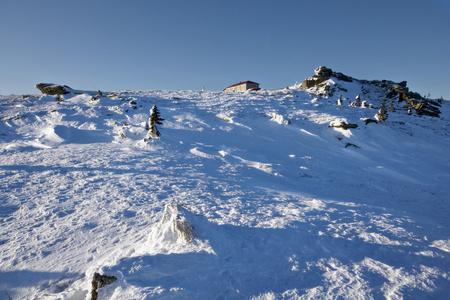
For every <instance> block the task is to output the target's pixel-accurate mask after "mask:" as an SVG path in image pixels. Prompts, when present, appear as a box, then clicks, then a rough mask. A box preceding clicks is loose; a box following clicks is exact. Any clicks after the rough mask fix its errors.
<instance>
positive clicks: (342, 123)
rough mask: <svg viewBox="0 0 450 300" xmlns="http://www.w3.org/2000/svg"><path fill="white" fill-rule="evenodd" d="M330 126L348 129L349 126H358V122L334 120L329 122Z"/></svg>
mask: <svg viewBox="0 0 450 300" xmlns="http://www.w3.org/2000/svg"><path fill="white" fill-rule="evenodd" d="M330 127H335V128H342V129H345V130H347V129H349V128H352V129H353V128H358V124H350V123H347V122H345V121H342V120H334V121H331V122H330Z"/></svg>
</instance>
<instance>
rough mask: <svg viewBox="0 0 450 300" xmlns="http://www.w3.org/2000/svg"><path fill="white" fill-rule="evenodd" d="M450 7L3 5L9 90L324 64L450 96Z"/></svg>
mask: <svg viewBox="0 0 450 300" xmlns="http://www.w3.org/2000/svg"><path fill="white" fill-rule="evenodd" d="M449 30H450V1H449V0H373V1H369V0H340V1H337V0H307V1H302V0H297V1H294V0H272V1H268V0H220V1H215V0H198V1H197V0H127V1H125V0H122V1H118V0H103V1H100V0H76V1H61V0H52V1H51V0H39V1H37V0H28V1H25V0H0V94H1V95H8V94H26V93H37V94H38V93H39V91H38V90H36V89H35V88H34V85H35V84H36V83H39V82H51V83H59V84H66V85H69V86H70V87H72V88H75V89H85V90H98V89H100V90H102V91H112V90H123V89H127V90H201V89H202V87H203V86H204V87H205V88H206V90H222V89H223V88H225V87H226V86H229V85H231V84H234V83H236V82H239V81H244V80H252V81H256V82H259V83H260V84H261V88H264V89H277V88H284V87H286V86H290V85H293V84H295V83H296V81H298V82H301V81H302V80H303V79H305V78H306V77H309V76H311V75H313V74H314V69H315V68H316V67H319V66H321V65H324V66H327V67H329V68H332V69H333V70H335V71H339V72H342V73H344V74H346V75H349V76H352V77H356V78H360V79H388V80H393V81H403V80H406V81H408V86H409V87H410V89H411V90H413V91H416V92H419V93H420V94H422V95H426V94H431V96H432V97H435V98H436V97H441V96H443V97H444V98H445V99H450V57H449V56H450V32H449Z"/></svg>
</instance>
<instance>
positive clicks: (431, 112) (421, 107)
mask: <svg viewBox="0 0 450 300" xmlns="http://www.w3.org/2000/svg"><path fill="white" fill-rule="evenodd" d="M389 96H390V97H391V98H397V97H398V101H399V102H402V101H405V102H406V103H408V105H409V107H411V108H413V109H414V110H415V111H416V113H417V114H418V115H420V116H422V115H425V116H430V117H439V115H440V114H441V110H440V109H439V107H440V106H441V105H440V104H439V103H438V102H436V101H432V100H429V99H425V98H424V97H422V96H420V95H419V94H417V93H412V92H410V91H409V90H408V88H406V86H400V85H395V86H394V88H393V89H392V91H391V92H390V93H389Z"/></svg>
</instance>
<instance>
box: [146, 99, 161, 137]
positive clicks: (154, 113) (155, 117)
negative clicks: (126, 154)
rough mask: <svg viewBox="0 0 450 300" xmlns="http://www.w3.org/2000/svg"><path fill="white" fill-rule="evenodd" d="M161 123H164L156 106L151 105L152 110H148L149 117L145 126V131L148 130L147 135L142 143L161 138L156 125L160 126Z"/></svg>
mask: <svg viewBox="0 0 450 300" xmlns="http://www.w3.org/2000/svg"><path fill="white" fill-rule="evenodd" d="M162 121H164V119H163V118H161V117H160V115H159V110H158V108H157V107H156V105H153V107H152V109H151V110H150V117H149V119H148V122H147V124H146V125H145V129H147V130H148V133H147V136H146V137H145V139H144V141H146V140H150V139H152V138H159V137H160V136H161V133H160V132H159V130H158V128H157V127H156V125H162Z"/></svg>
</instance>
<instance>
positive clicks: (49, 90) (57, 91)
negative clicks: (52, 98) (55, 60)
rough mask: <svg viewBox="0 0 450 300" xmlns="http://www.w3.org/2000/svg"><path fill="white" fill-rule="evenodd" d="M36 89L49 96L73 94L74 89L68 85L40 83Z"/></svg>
mask: <svg viewBox="0 0 450 300" xmlns="http://www.w3.org/2000/svg"><path fill="white" fill-rule="evenodd" d="M36 88H37V89H38V90H40V91H41V92H42V93H43V94H47V95H64V94H68V93H71V92H73V89H71V88H70V87H68V86H67V85H59V84H54V83H38V84H36Z"/></svg>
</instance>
